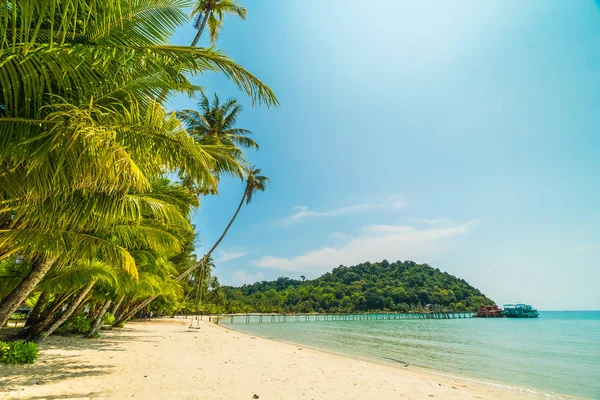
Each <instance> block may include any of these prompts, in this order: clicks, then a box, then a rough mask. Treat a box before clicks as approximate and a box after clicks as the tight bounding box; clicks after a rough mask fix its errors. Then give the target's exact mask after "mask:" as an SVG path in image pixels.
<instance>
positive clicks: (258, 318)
mask: <svg viewBox="0 0 600 400" xmlns="http://www.w3.org/2000/svg"><path fill="white" fill-rule="evenodd" d="M473 316H474V314H473V313H471V312H459V311H423V312H410V313H394V312H385V313H384V312H381V313H360V314H357V313H349V314H344V313H326V314H321V313H307V314H302V313H300V314H257V313H252V314H219V315H215V316H212V317H211V321H212V322H215V323H217V324H218V323H219V322H221V321H223V322H226V323H230V324H233V323H246V324H251V323H258V324H262V323H278V322H335V321H366V320H369V321H378V320H388V321H389V320H407V319H456V318H473Z"/></svg>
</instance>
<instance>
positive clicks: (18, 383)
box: [0, 319, 544, 400]
mask: <svg viewBox="0 0 600 400" xmlns="http://www.w3.org/2000/svg"><path fill="white" fill-rule="evenodd" d="M188 323H189V321H187V320H169V319H166V320H153V321H149V322H134V323H130V324H128V325H127V327H126V328H125V329H122V330H114V331H105V332H103V338H102V339H95V340H83V339H80V338H66V337H51V338H49V339H48V340H47V342H45V343H44V344H43V345H42V346H41V355H40V358H39V360H38V362H37V363H36V364H34V365H28V366H2V365H0V398H2V399H59V398H68V399H88V398H109V399H132V398H134V399H202V400H205V399H228V400H230V399H235V400H237V399H252V398H253V395H254V394H257V395H258V396H259V398H260V399H262V400H269V399H286V400H287V399H303V400H310V399H314V400H317V399H319V400H321V399H343V400H350V399H361V400H365V399H367V400H368V399H373V400H375V399H377V400H379V399H432V398H437V399H523V398H527V399H531V398H544V396H543V395H541V394H536V393H535V392H528V391H526V390H520V389H516V388H512V389H511V388H507V387H502V386H500V385H493V384H486V383H479V382H473V381H470V380H467V379H461V378H453V377H446V376H442V375H437V374H433V373H428V372H424V371H420V370H416V369H413V368H411V367H408V368H406V367H403V366H401V365H398V366H396V365H386V364H378V363H373V362H369V361H363V360H358V359H353V358H348V357H344V356H339V355H335V354H330V353H327V352H321V351H317V350H312V349H307V348H304V347H302V346H298V345H293V344H288V343H281V342H275V341H270V340H267V339H261V338H256V337H252V336H249V335H246V334H242V333H238V332H236V331H232V330H230V329H227V328H225V327H219V326H215V325H213V324H210V323H208V322H203V323H201V325H200V326H201V329H188Z"/></svg>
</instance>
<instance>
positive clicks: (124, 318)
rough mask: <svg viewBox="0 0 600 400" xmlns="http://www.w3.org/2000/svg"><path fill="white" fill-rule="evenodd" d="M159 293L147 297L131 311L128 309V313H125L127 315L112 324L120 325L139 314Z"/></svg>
mask: <svg viewBox="0 0 600 400" xmlns="http://www.w3.org/2000/svg"><path fill="white" fill-rule="evenodd" d="M158 296H159V295H158V294H157V295H156V296H152V297H150V298H149V299H146V300H144V301H142V302H141V303H140V304H139V305H137V306H135V307H133V308H132V309H131V310H130V311H128V312H127V313H125V315H123V316H122V317H121V318H119V319H118V320H116V321H115V323H114V324H113V325H112V326H115V327H116V326H119V325H121V324H122V323H123V322H125V321H127V320H128V319H130V318H131V317H133V316H134V315H135V314H137V313H138V312H139V311H140V310H141V309H142V308H144V307H146V306H147V305H148V304H150V303H151V302H152V300H154V299H156V298H157V297H158Z"/></svg>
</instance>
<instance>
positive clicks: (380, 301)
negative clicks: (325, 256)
mask: <svg viewBox="0 0 600 400" xmlns="http://www.w3.org/2000/svg"><path fill="white" fill-rule="evenodd" d="M220 290H222V293H221V295H220V296H212V297H213V298H214V299H215V300H216V301H215V303H217V304H214V306H217V307H216V308H223V309H224V311H226V312H273V311H277V312H281V311H286V312H291V311H294V312H313V311H318V312H351V311H353V312H354V311H360V312H362V311H372V310H389V311H406V310H408V309H409V308H410V307H411V305H413V306H415V305H417V306H418V305H419V304H420V305H421V306H425V305H427V304H437V305H444V306H447V307H449V308H454V309H456V310H474V309H476V308H477V307H478V306H479V305H481V304H494V302H493V301H492V300H490V299H489V298H487V297H486V296H485V295H484V294H483V293H481V292H480V291H479V290H478V289H476V288H474V287H473V286H471V285H469V284H468V283H467V282H466V281H465V280H464V279H460V278H457V277H455V276H453V275H450V274H448V273H446V272H441V271H440V270H439V269H437V268H432V267H430V266H429V265H427V264H417V263H415V262H413V261H405V262H401V261H397V262H394V263H389V262H388V261H387V260H383V261H382V262H379V263H369V262H367V263H363V264H359V265H355V266H353V267H345V266H340V267H338V268H335V269H334V270H333V271H331V272H328V273H326V274H324V275H322V276H321V277H319V278H317V279H314V280H302V279H301V280H296V279H289V278H279V279H277V280H275V281H271V282H258V283H255V284H253V285H244V286H242V287H240V288H236V287H227V286H226V287H222V288H220Z"/></svg>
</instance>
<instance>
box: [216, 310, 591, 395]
mask: <svg viewBox="0 0 600 400" xmlns="http://www.w3.org/2000/svg"><path fill="white" fill-rule="evenodd" d="M245 318H246V317H245V316H241V317H236V318H235V319H234V322H233V324H231V322H230V319H229V318H227V319H226V320H223V321H222V322H221V324H223V325H228V326H230V327H231V328H233V329H236V330H239V331H242V332H246V333H251V334H254V335H258V336H262V337H267V338H272V339H278V340H285V341H289V342H295V343H299V344H304V345H307V346H312V347H316V348H322V349H325V350H330V351H334V352H337V353H342V354H348V355H354V356H360V357H368V358H372V359H379V360H382V361H384V360H389V359H390V358H391V359H395V360H401V361H403V362H405V363H408V364H409V365H414V366H419V367H424V368H430V369H435V370H439V371H446V372H450V373H452V374H455V375H461V376H469V377H475V378H485V379H491V380H494V381H499V382H505V383H509V384H516V385H519V386H527V387H532V388H537V389H541V390H543V391H550V392H554V393H559V394H567V395H573V396H579V397H583V398H592V399H600V311H540V318H537V319H512V318H498V319H482V318H466V319H442V320H429V319H410V320H407V319H402V320H355V321H327V322H324V321H320V322H303V321H302V322H293V318H288V322H278V323H271V322H269V321H270V318H268V317H264V319H263V323H260V324H259V323H257V322H253V323H248V324H247V323H245ZM255 321H257V319H255Z"/></svg>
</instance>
